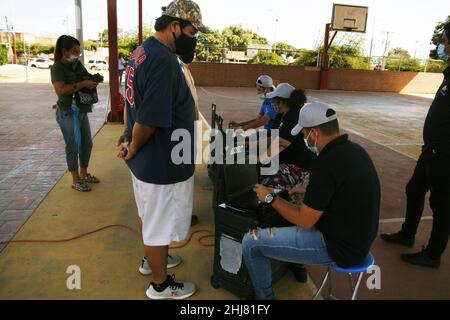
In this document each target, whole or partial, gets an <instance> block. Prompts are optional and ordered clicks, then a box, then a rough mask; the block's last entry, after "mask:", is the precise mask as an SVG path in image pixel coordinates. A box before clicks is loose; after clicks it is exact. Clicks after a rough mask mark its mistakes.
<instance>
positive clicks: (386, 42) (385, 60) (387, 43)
mask: <svg viewBox="0 0 450 320" xmlns="http://www.w3.org/2000/svg"><path fill="white" fill-rule="evenodd" d="M385 33H386V40H385V43H384V52H383V63H382V65H381V70H383V71H384V70H386V63H387V57H386V55H387V51H388V47H389V35H390V34H391V33H392V32H390V31H385Z"/></svg>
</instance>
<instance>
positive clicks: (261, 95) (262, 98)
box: [258, 93, 266, 100]
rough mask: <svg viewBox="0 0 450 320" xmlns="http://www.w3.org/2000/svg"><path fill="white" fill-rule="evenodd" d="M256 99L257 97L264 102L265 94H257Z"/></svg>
mask: <svg viewBox="0 0 450 320" xmlns="http://www.w3.org/2000/svg"><path fill="white" fill-rule="evenodd" d="M258 97H259V98H260V99H261V100H266V94H265V93H261V94H258Z"/></svg>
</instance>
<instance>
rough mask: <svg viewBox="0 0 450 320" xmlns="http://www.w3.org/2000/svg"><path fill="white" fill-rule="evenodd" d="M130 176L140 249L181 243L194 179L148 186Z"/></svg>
mask: <svg viewBox="0 0 450 320" xmlns="http://www.w3.org/2000/svg"><path fill="white" fill-rule="evenodd" d="M131 176H132V178H133V188H134V197H135V199H136V205H137V209H138V214H139V217H140V218H141V220H142V239H143V240H144V245H146V246H168V245H170V243H172V242H180V241H183V240H185V239H186V238H187V236H188V233H189V229H190V227H191V217H192V206H193V198H194V176H192V177H191V178H190V179H188V180H186V181H183V182H180V183H176V184H169V185H156V184H150V183H146V182H142V181H140V180H138V179H137V178H136V177H135V176H134V175H133V173H131Z"/></svg>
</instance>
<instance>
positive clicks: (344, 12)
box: [331, 4, 369, 33]
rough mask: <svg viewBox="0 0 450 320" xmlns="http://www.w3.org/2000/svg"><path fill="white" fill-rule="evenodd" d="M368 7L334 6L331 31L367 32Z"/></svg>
mask: <svg viewBox="0 0 450 320" xmlns="http://www.w3.org/2000/svg"><path fill="white" fill-rule="evenodd" d="M368 14H369V8H368V7H361V6H352V5H347V4H333V18H332V20H331V29H332V30H334V31H347V32H361V33H365V32H366V27H367V16H368Z"/></svg>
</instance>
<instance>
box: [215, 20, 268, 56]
mask: <svg viewBox="0 0 450 320" xmlns="http://www.w3.org/2000/svg"><path fill="white" fill-rule="evenodd" d="M222 35H223V36H224V38H225V45H226V46H227V47H230V48H231V49H233V50H234V51H237V50H236V49H238V50H245V49H246V48H247V46H248V45H249V44H251V43H255V44H268V43H269V42H268V41H267V39H266V38H264V37H261V36H260V35H258V34H257V33H255V32H253V31H252V30H248V29H244V28H242V26H241V25H232V26H229V27H227V28H225V29H223V30H222Z"/></svg>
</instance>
